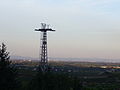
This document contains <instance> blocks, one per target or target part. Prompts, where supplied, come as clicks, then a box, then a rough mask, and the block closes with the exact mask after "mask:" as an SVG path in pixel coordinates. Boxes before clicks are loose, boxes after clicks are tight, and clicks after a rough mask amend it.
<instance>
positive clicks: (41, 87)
mask: <svg viewBox="0 0 120 90" xmlns="http://www.w3.org/2000/svg"><path fill="white" fill-rule="evenodd" d="M28 90H81V84H80V80H79V79H78V78H73V77H70V76H69V75H67V74H58V73H54V72H50V71H47V72H41V71H39V72H38V73H37V75H36V77H34V79H33V80H32V81H31V82H30V83H29V87H28Z"/></svg>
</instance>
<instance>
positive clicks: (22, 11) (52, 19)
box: [0, 0, 120, 59]
mask: <svg viewBox="0 0 120 90" xmlns="http://www.w3.org/2000/svg"><path fill="white" fill-rule="evenodd" d="M41 22H44V23H47V24H50V25H51V27H52V28H53V29H56V32H49V33H48V51H49V57H75V58H76V57H77V58H81V57H82V58H94V57H96V58H108V59H110V58H111V59H120V0H0V43H2V42H4V43H5V44H6V45H7V47H8V51H9V52H10V53H11V55H17V56H29V57H38V53H39V42H40V41H39V40H40V39H39V37H40V33H38V32H35V31H34V29H35V28H40V26H41V25H40V23H41Z"/></svg>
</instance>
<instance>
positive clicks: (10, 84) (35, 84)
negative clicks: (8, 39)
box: [0, 43, 82, 90]
mask: <svg viewBox="0 0 120 90" xmlns="http://www.w3.org/2000/svg"><path fill="white" fill-rule="evenodd" d="M18 73H19V70H18V69H17V68H16V67H15V66H14V65H13V64H12V61H10V56H9V52H7V48H6V45H5V44H4V43H2V45H1V46H0V90H81V88H82V84H81V83H80V80H79V79H78V78H76V77H71V76H69V75H67V74H57V73H53V72H50V71H47V72H42V71H40V70H38V71H37V74H36V75H35V76H34V77H32V80H31V81H30V82H29V83H28V84H27V85H26V86H25V87H24V88H21V87H22V84H21V82H20V80H19V74H18Z"/></svg>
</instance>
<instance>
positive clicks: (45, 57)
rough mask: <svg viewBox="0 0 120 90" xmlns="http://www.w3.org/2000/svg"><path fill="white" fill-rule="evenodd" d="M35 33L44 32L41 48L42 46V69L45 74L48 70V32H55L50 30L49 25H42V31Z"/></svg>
mask: <svg viewBox="0 0 120 90" xmlns="http://www.w3.org/2000/svg"><path fill="white" fill-rule="evenodd" d="M35 31H40V32H42V38H41V46H40V52H41V53H40V69H41V70H42V71H43V72H44V71H46V70H47V69H48V54H47V31H55V30H52V29H51V28H49V25H47V24H45V23H41V29H35Z"/></svg>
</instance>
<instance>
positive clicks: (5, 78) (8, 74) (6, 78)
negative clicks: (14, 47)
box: [0, 43, 18, 90]
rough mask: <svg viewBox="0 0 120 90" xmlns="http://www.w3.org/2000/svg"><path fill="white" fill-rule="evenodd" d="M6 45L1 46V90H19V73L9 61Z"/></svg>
mask: <svg viewBox="0 0 120 90" xmlns="http://www.w3.org/2000/svg"><path fill="white" fill-rule="evenodd" d="M9 59H10V56H9V52H7V51H6V46H5V44H4V43H2V45H1V46H0V90H17V89H16V88H17V86H18V84H17V80H16V75H17V71H16V69H15V68H14V66H13V65H12V64H11V61H10V60H9Z"/></svg>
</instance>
